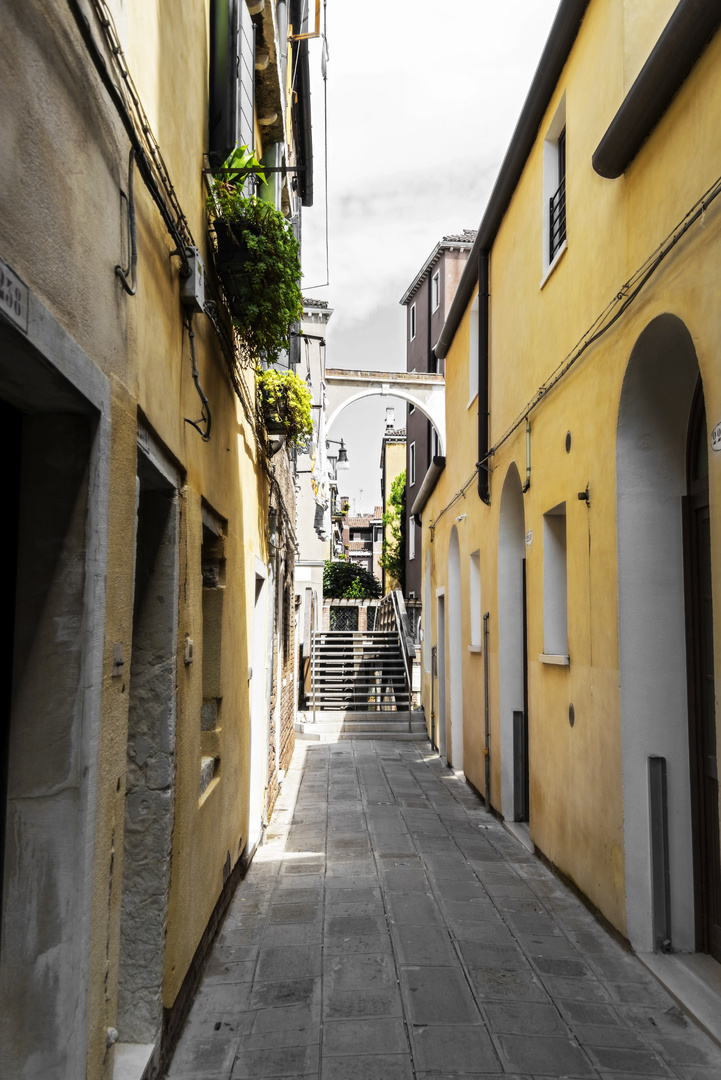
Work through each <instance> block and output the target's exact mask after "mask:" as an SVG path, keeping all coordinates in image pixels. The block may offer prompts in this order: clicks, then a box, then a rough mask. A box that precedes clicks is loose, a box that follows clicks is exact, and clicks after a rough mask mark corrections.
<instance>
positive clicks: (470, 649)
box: [468, 645, 483, 653]
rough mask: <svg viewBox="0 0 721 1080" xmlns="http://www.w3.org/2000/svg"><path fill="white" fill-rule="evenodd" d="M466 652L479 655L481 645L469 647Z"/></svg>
mask: <svg viewBox="0 0 721 1080" xmlns="http://www.w3.org/2000/svg"><path fill="white" fill-rule="evenodd" d="M468 651H469V652H472V653H481V652H483V647H482V646H481V645H469V646H468Z"/></svg>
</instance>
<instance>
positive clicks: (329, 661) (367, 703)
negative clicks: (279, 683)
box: [306, 630, 409, 712]
mask: <svg viewBox="0 0 721 1080" xmlns="http://www.w3.org/2000/svg"><path fill="white" fill-rule="evenodd" d="M310 667H311V689H310V695H309V700H308V701H307V704H306V707H307V708H308V709H309V710H315V711H323V712H325V711H328V710H329V709H335V710H337V709H343V710H345V711H346V712H348V711H351V710H359V711H362V712H380V711H383V712H386V711H392V712H397V711H400V710H404V711H406V712H407V711H408V708H409V695H408V687H407V686H406V678H405V670H404V664H403V654H402V652H401V645H400V641H399V638H398V634H397V632H396V631H394V630H385V631H382V630H375V631H374V630H371V631H360V630H328V631H325V632H321V633H315V634H313V641H312V646H311V659H310Z"/></svg>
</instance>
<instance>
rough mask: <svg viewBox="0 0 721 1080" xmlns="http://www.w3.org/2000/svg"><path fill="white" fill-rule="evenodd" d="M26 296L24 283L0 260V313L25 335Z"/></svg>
mask: <svg viewBox="0 0 721 1080" xmlns="http://www.w3.org/2000/svg"><path fill="white" fill-rule="evenodd" d="M28 296H29V289H28V287H27V285H26V284H25V282H24V281H22V280H21V279H20V278H19V277H18V276H17V274H16V273H15V271H14V270H11V269H10V267H9V266H8V265H7V263H4V262H3V261H2V259H0V312H2V314H3V315H4V316H5V318H6V319H10V321H11V322H13V323H15V325H16V326H19V327H20V329H21V330H22V331H23V333H25V334H27V332H28Z"/></svg>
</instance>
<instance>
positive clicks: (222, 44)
mask: <svg viewBox="0 0 721 1080" xmlns="http://www.w3.org/2000/svg"><path fill="white" fill-rule="evenodd" d="M238 3H241V4H243V5H244V0H210V87H209V91H210V93H209V99H210V102H209V106H210V116H209V124H208V149H209V151H210V153H211V154H213V155H215V156H216V157H217V158H218V159H219V161H220V162H223V161H225V159H226V158H227V156H228V154H229V153H230V151H231V150H232V149H233V147H234V146H235V143H236V132H237V128H238V121H237V108H238V98H237V82H238V74H237V64H238V60H237V56H238V52H237V39H238V19H237V5H238ZM244 6H245V5H244Z"/></svg>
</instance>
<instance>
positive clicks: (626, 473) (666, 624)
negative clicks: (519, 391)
mask: <svg viewBox="0 0 721 1080" xmlns="http://www.w3.org/2000/svg"><path fill="white" fill-rule="evenodd" d="M697 379H698V366H697V363H696V357H695V353H694V349H693V344H692V342H691V338H690V336H689V334H688V332H687V331H686V329H685V327H684V326H683V324H682V323H681V322H680V321H679V320H678V319H676V318H675V317H674V316H670V315H664V316H661V317H660V318H658V319H655V320H654V322H653V323H651V324H650V325H649V326H648V327H647V328H646V330H645V331H644V332H643V334H642V335H641V337H640V338H639V340H638V342H637V343H636V346H635V347H634V350H633V353H632V355H631V359H630V361H629V365H628V369H627V371H626V376H625V379H624V383H623V389H622V393H621V403H620V408H619V417H618V431H617V459H616V475H617V508H618V581H619V648H620V657H619V660H620V683H621V725H622V748H623V805H624V834H625V854H626V919H627V932H628V936H629V939H630V941H631V944H632V945H633V946H634V948H635V949H637V950H638V951H651V950H652V949H653V945H654V943H653V919H652V895H651V855H650V836H649V802H648V764H647V759H648V757H649V756H650V755H652V754H653V755H659V756H662V757H665V758H666V762H667V778H668V827H669V859H670V870H671V874H670V877H671V925H672V941H673V946H674V948H675V949H676V950H679V951H693V950H694V947H695V940H694V892H693V858H692V855H693V852H692V835H691V802H690V788H689V737H688V705H687V696H686V694H687V689H686V639H685V623H684V607H685V605H684V577H683V537H682V518H681V499H682V496H683V495H684V494H685V491H686V460H685V458H686V432H687V427H688V418H689V412H690V408H691V401H692V397H693V392H694V388H695V386H696V382H697Z"/></svg>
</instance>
